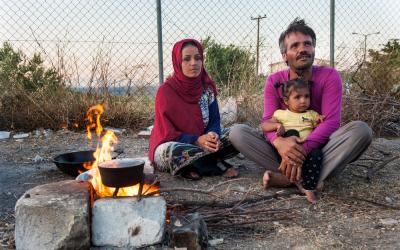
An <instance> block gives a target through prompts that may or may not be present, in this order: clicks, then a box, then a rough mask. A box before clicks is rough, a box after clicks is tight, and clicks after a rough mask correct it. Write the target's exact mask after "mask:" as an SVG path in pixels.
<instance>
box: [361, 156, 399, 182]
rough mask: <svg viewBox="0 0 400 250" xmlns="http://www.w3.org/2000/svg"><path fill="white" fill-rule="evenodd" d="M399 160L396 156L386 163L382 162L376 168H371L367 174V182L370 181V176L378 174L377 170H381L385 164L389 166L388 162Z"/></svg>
mask: <svg viewBox="0 0 400 250" xmlns="http://www.w3.org/2000/svg"><path fill="white" fill-rule="evenodd" d="M398 158H400V155H397V156H393V157H391V158H390V159H387V160H386V161H384V162H382V163H381V164H380V165H379V166H377V167H376V168H372V169H369V170H368V173H367V180H371V178H372V175H374V174H375V173H376V172H378V171H379V170H381V169H382V168H384V167H385V166H386V165H387V164H389V163H390V162H392V161H394V160H396V159H398Z"/></svg>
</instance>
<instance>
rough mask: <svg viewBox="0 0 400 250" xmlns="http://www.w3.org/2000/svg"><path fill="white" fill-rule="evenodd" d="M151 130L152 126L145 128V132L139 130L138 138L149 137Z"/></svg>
mask: <svg viewBox="0 0 400 250" xmlns="http://www.w3.org/2000/svg"><path fill="white" fill-rule="evenodd" d="M152 130H153V125H151V126H149V127H147V128H146V129H145V130H141V131H140V132H139V133H138V136H140V137H149V136H150V134H151V131H152Z"/></svg>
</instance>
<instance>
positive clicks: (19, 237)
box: [15, 180, 92, 249]
mask: <svg viewBox="0 0 400 250" xmlns="http://www.w3.org/2000/svg"><path fill="white" fill-rule="evenodd" d="M91 197H92V191H91V186H90V184H89V183H88V182H83V181H75V180H68V181H61V182H56V183H50V184H45V185H41V186H37V187H35V188H32V189H30V190H28V191H27V192H25V194H24V195H23V196H22V197H21V198H20V199H19V200H18V201H17V204H16V206H15V245H16V249H88V248H90V224H89V223H90V222H89V219H90V216H89V214H90V211H89V209H90V202H91Z"/></svg>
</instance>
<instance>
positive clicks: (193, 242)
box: [170, 213, 208, 250]
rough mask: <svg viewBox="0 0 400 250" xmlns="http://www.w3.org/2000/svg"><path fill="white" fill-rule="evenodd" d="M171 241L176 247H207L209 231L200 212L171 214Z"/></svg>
mask: <svg viewBox="0 0 400 250" xmlns="http://www.w3.org/2000/svg"><path fill="white" fill-rule="evenodd" d="M170 235H171V243H172V246H173V247H175V248H181V247H186V248H187V249H196V250H197V249H199V250H200V249H206V248H207V246H208V231H207V226H206V223H205V222H204V220H203V217H202V216H201V215H200V214H199V213H193V214H188V215H185V216H178V215H171V232H170Z"/></svg>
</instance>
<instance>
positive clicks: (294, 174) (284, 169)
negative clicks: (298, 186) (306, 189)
mask: <svg viewBox="0 0 400 250" xmlns="http://www.w3.org/2000/svg"><path fill="white" fill-rule="evenodd" d="M278 170H279V171H281V173H282V174H284V175H285V176H286V177H287V178H288V179H289V180H290V182H297V181H300V180H301V170H302V165H297V164H296V165H293V164H290V163H289V162H288V161H286V160H282V161H281V164H280V166H279V168H278Z"/></svg>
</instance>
